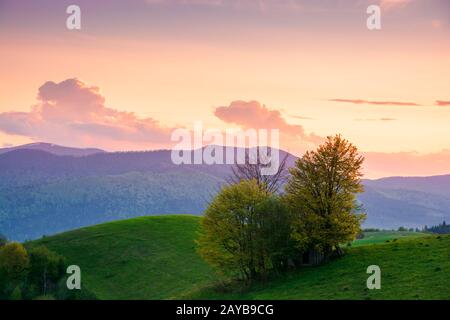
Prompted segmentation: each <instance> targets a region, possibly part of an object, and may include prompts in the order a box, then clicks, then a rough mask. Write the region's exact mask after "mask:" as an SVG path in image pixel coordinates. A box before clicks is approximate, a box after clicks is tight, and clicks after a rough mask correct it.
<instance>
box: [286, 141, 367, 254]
mask: <svg viewBox="0 0 450 320" xmlns="http://www.w3.org/2000/svg"><path fill="white" fill-rule="evenodd" d="M363 161H364V158H363V157H362V156H360V155H359V154H358V149H357V148H356V147H355V146H354V145H352V144H351V143H350V142H348V141H347V140H345V139H343V138H342V137H341V136H340V135H335V136H330V137H328V138H327V140H326V142H325V143H324V144H322V145H320V146H319V147H318V149H317V150H315V151H308V152H306V153H305V154H304V155H303V157H301V158H299V159H298V160H297V162H296V164H295V166H294V167H293V168H291V169H290V173H291V177H290V179H289V181H288V183H287V185H286V200H287V203H288V204H289V207H290V208H291V210H292V212H293V214H294V216H295V222H294V233H293V237H294V238H295V239H296V240H297V242H298V247H299V248H300V249H302V250H307V249H315V250H319V251H321V252H323V253H324V254H325V255H329V254H330V253H331V252H332V251H333V250H335V249H338V248H339V244H340V243H344V242H348V241H351V240H353V239H354V238H355V237H356V235H357V233H358V232H359V230H360V224H361V222H362V221H363V220H364V218H365V215H364V214H360V213H359V211H360V210H359V209H360V208H359V206H358V205H357V202H356V194H357V193H359V192H362V191H363V185H362V183H361V177H362V173H361V167H362V164H363Z"/></svg>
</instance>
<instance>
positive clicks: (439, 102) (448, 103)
mask: <svg viewBox="0 0 450 320" xmlns="http://www.w3.org/2000/svg"><path fill="white" fill-rule="evenodd" d="M436 105H437V106H440V107H446V106H450V101H444V100H436Z"/></svg>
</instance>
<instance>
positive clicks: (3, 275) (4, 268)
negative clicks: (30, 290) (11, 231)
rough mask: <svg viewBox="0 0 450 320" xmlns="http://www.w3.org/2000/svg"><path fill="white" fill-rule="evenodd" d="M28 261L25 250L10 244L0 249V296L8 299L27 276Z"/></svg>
mask: <svg viewBox="0 0 450 320" xmlns="http://www.w3.org/2000/svg"><path fill="white" fill-rule="evenodd" d="M28 267H29V259H28V254H27V251H26V250H25V248H24V247H23V246H22V245H21V244H20V243H18V242H10V243H7V244H5V245H4V246H2V247H1V248H0V295H1V296H3V297H7V298H9V296H10V294H11V292H12V291H13V290H14V289H15V288H16V287H17V286H18V285H19V284H21V282H22V281H23V280H25V278H26V277H27V274H28Z"/></svg>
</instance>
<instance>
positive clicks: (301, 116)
mask: <svg viewBox="0 0 450 320" xmlns="http://www.w3.org/2000/svg"><path fill="white" fill-rule="evenodd" d="M77 3H78V5H80V7H81V10H82V29H81V30H80V31H69V30H67V29H66V28H65V19H66V17H67V14H66V13H65V8H66V7H67V5H69V4H72V2H69V1H49V0H41V1H30V0H24V1H20V2H17V1H9V0H0V58H1V59H0V70H2V72H1V73H0V88H1V89H0V90H1V92H0V147H1V146H2V145H4V146H6V145H16V144H21V143H27V142H32V141H46V142H52V143H58V144H63V145H70V146H77V147H88V146H89V147H101V148H104V149H107V150H129V149H155V148H163V147H170V145H171V144H170V141H169V137H170V133H171V132H172V131H173V130H174V129H176V128H179V127H187V128H190V127H192V125H193V123H194V121H202V122H203V123H204V126H205V127H207V128H208V127H210V128H219V129H225V128H229V127H236V128H250V127H260V128H279V129H280V131H281V133H282V136H281V138H282V141H281V147H282V148H284V149H286V150H288V151H291V152H293V153H296V154H300V153H301V152H302V151H303V150H304V149H306V148H312V147H314V146H315V145H317V143H320V141H321V139H323V137H325V136H327V135H330V134H335V133H341V134H343V135H344V136H345V137H346V138H347V139H349V140H350V141H352V142H353V143H355V144H356V145H357V146H358V147H359V148H360V150H361V151H363V152H365V153H366V154H367V157H368V161H367V169H366V173H367V175H368V176H372V177H375V176H376V177H378V176H384V175H393V174H400V175H427V174H440V173H450V165H447V164H448V163H450V161H448V160H449V150H450V139H449V137H450V125H449V124H450V81H449V79H450V41H449V39H450V13H449V12H450V10H449V9H450V4H449V3H448V2H447V1H439V0H431V1H423V0H409V1H407V0H382V1H363V0H354V1H351V0H348V1H339V0H334V1H333V0H330V1H314V2H311V1H301V0H298V1H295V0H290V1H274V0H260V1H250V0H248V1H242V0H241V1H237V0H236V1H233V0H231V1H221V0H213V1H206V0H201V1H199V0H188V1H186V0H183V1H178V0H157V1H156V0H146V1H145V0H132V1H127V2H125V1H120V0H112V1H96V2H93V1H84V0H82V1H78V2H77ZM373 3H378V4H380V5H381V7H382V29H381V30H379V31H369V30H367V28H366V22H365V19H366V17H367V14H366V13H365V9H366V8H367V6H368V5H369V4H373ZM369 157H370V159H369ZM375 159H376V161H375ZM406 162H408V163H409V164H408V165H407V166H406V165H403V166H402V163H406ZM381 164H382V165H381Z"/></svg>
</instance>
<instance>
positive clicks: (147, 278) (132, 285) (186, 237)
mask: <svg viewBox="0 0 450 320" xmlns="http://www.w3.org/2000/svg"><path fill="white" fill-rule="evenodd" d="M199 222H200V218H199V217H195V216H190V215H168V216H160V217H159V216H158V217H142V218H135V219H130V220H123V221H117V222H111V223H105V224H101V225H96V226H93V227H88V228H83V229H78V230H74V231H70V232H66V233H62V234H59V235H56V236H52V237H47V238H44V239H41V240H38V241H35V242H32V243H31V244H28V245H35V244H44V245H46V246H47V247H48V248H49V249H51V250H54V251H56V252H58V253H60V254H61V255H63V256H65V257H66V258H67V262H68V263H69V264H76V265H78V266H80V268H81V272H82V286H85V287H86V288H87V289H89V290H90V291H91V292H93V293H94V294H95V295H96V296H97V297H98V298H99V299H169V298H171V297H174V296H176V295H178V294H181V293H183V292H185V291H187V290H192V288H195V287H196V286H202V285H205V284H207V283H209V282H210V281H211V280H212V279H214V275H213V272H212V270H211V269H210V268H209V266H208V265H206V263H204V262H203V260H201V259H200V258H199V257H198V255H197V253H196V251H195V243H194V239H195V237H196V232H197V229H198V227H199Z"/></svg>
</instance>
